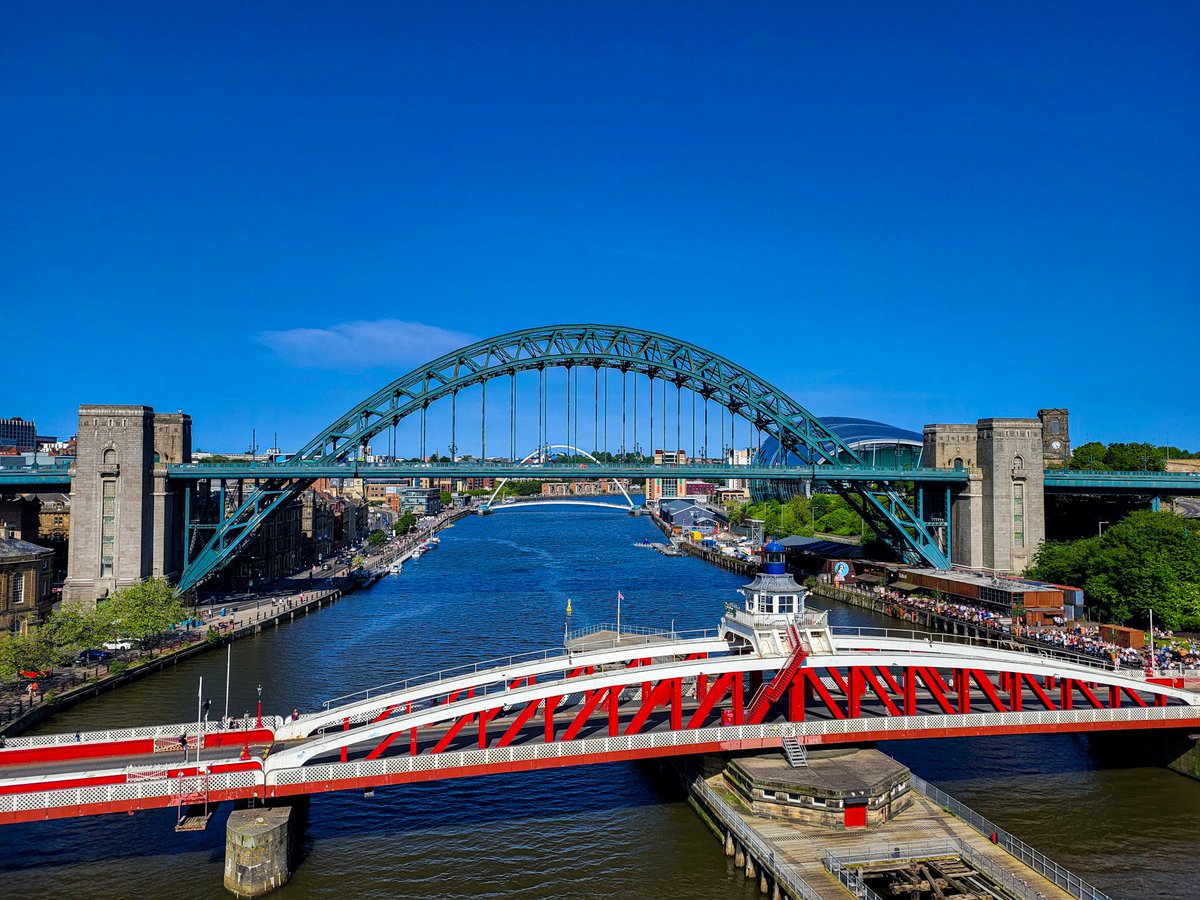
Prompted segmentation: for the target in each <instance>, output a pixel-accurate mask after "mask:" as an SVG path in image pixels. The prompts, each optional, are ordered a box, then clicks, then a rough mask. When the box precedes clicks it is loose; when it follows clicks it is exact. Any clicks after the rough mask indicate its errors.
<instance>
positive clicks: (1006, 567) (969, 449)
mask: <svg viewBox="0 0 1200 900" xmlns="http://www.w3.org/2000/svg"><path fill="white" fill-rule="evenodd" d="M1042 422H1043V419H1042V418H1027V419H1007V418H1006V419H999V418H994V419H980V420H978V421H977V422H976V423H975V424H974V425H957V424H954V425H944V424H937V425H926V426H925V446H924V450H923V451H922V456H921V464H922V465H925V466H934V467H938V468H949V469H954V468H958V469H963V470H965V471H966V473H967V484H966V486H965V487H964V488H962V489H961V490H960V491H959V493H958V494H957V496H955V498H954V500H953V504H952V509H951V517H950V518H951V561H952V562H953V563H954V564H956V565H963V566H968V567H972V568H988V569H994V570H996V571H997V572H1013V573H1021V572H1024V571H1025V569H1026V568H1028V566H1029V565H1030V564H1031V563H1032V562H1033V556H1034V554H1035V553H1036V552H1037V549H1038V547H1039V546H1040V545H1041V543H1042V541H1043V540H1044V539H1045V535H1046V517H1045V490H1044V482H1045V444H1044V440H1043V433H1042ZM1059 444H1060V445H1061V440H1060V441H1059Z"/></svg>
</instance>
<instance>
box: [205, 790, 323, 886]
mask: <svg viewBox="0 0 1200 900" xmlns="http://www.w3.org/2000/svg"><path fill="white" fill-rule="evenodd" d="M307 802H308V798H306V797H305V798H301V799H300V800H299V801H296V802H293V803H291V804H288V805H284V806H273V807H253V808H249V809H235V810H234V811H233V812H232V813H230V815H229V822H228V824H227V825H226V826H225V889H226V890H227V891H229V892H230V893H231V894H233V895H234V896H235V897H261V896H263V895H264V894H269V893H270V892H271V891H273V890H275V889H276V888H278V887H282V886H283V885H284V884H285V883H286V882H287V880H288V879H289V878H291V876H292V863H293V861H294V860H295V857H296V848H297V847H298V846H299V843H300V837H301V833H302V832H303V830H304V825H303V818H304V809H305V807H306V806H307Z"/></svg>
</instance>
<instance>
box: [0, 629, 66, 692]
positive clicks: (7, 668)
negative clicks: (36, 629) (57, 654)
mask: <svg viewBox="0 0 1200 900" xmlns="http://www.w3.org/2000/svg"><path fill="white" fill-rule="evenodd" d="M54 661H55V660H54V654H53V653H52V652H51V649H50V646H49V645H48V644H47V643H46V642H45V641H44V640H41V639H40V638H39V636H38V635H37V634H36V633H31V634H21V633H19V632H17V633H14V632H8V631H5V632H0V682H4V681H15V680H16V679H17V676H18V675H19V674H20V673H21V672H26V671H33V672H41V671H42V670H44V669H47V668H49V667H50V666H51V665H53V664H54Z"/></svg>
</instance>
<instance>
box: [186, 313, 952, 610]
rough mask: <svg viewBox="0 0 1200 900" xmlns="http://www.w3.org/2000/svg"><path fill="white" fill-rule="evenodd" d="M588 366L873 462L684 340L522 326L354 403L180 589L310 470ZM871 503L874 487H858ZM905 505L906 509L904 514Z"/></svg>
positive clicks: (916, 542)
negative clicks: (407, 422) (432, 417)
mask: <svg viewBox="0 0 1200 900" xmlns="http://www.w3.org/2000/svg"><path fill="white" fill-rule="evenodd" d="M576 366H585V367H589V368H595V369H601V368H605V369H616V370H618V371H621V372H635V373H638V374H642V375H647V376H649V377H652V378H659V379H663V380H666V381H669V382H670V383H672V384H675V385H677V386H678V387H681V388H686V389H687V390H690V391H693V392H695V393H697V394H700V395H701V396H702V397H704V398H705V399H706V400H714V401H716V402H717V403H719V404H720V405H722V406H724V407H725V408H726V409H728V410H729V411H730V413H731V414H733V415H737V416H740V417H742V418H744V419H746V420H748V421H750V422H752V423H753V424H754V426H755V428H757V429H759V430H760V431H764V432H766V433H767V434H769V435H771V436H773V437H775V438H776V440H777V441H778V442H779V446H780V448H781V449H782V450H785V451H792V450H796V449H798V448H800V447H803V448H805V449H806V450H807V451H808V454H809V458H810V459H812V460H813V461H817V460H819V461H821V463H822V464H823V465H825V466H829V467H831V468H843V469H864V468H867V465H866V463H865V462H864V461H863V459H862V458H861V457H860V456H859V455H858V453H856V452H855V451H854V450H852V449H851V448H850V447H849V446H848V445H847V444H846V443H845V442H844V441H842V440H841V438H839V437H838V436H837V435H836V434H834V433H833V432H832V431H830V430H829V429H828V428H826V427H825V426H824V425H822V424H821V422H820V420H818V419H817V418H816V416H814V415H813V414H812V413H810V412H809V411H808V410H807V409H805V408H804V407H803V406H801V405H800V404H799V403H796V402H795V401H794V400H792V399H791V397H789V396H788V395H787V394H785V393H784V392H783V391H781V390H779V389H778V388H776V387H774V386H773V385H771V384H769V383H768V382H766V381H764V380H763V379H761V378H759V377H758V376H757V375H755V374H753V373H752V372H750V371H748V370H747V369H744V368H742V367H741V366H738V365H736V364H735V363H733V362H731V361H730V360H727V359H725V358H724V357H722V356H718V355H717V354H715V353H711V352H710V351H708V350H705V349H704V348H702V347H699V346H697V345H695V344H691V343H688V342H686V341H681V340H679V339H677V338H672V337H668V336H667V335H663V334H658V333H655V332H651V331H643V330H641V329H636V328H622V327H619V326H612V325H554V326H549V327H544V328H532V329H525V330H522V331H514V332H510V333H508V334H504V335H500V336H498V337H494V338H489V339H488V340H485V341H479V342H478V343H475V344H472V345H471V346H469V347H464V348H462V349H460V350H456V351H454V352H453V353H448V354H446V355H445V356H442V357H440V358H439V359H436V360H434V361H433V362H431V363H428V364H426V365H424V366H421V367H419V368H417V369H414V370H413V371H411V372H409V373H408V374H407V375H404V376H403V377H401V378H398V379H396V380H395V381H393V382H392V383H391V384H389V385H387V386H386V387H384V388H383V389H382V390H379V391H377V392H376V393H375V394H373V395H371V396H370V397H368V398H367V399H366V400H364V401H363V402H362V403H360V404H358V405H357V406H356V407H354V408H353V409H351V410H350V411H349V412H347V413H346V414H345V415H343V416H339V417H338V418H337V419H336V420H334V422H333V423H332V424H331V425H329V427H327V428H325V429H324V430H323V431H321V433H320V434H318V435H317V436H316V437H314V438H313V439H312V440H311V441H309V442H308V443H307V444H305V445H304V447H302V448H301V449H300V451H299V452H298V453H296V454H295V456H293V457H292V458H291V459H290V460H289V461H288V462H289V464H290V465H294V466H295V467H296V468H297V473H296V477H295V478H288V479H284V478H273V479H270V480H268V481H266V482H264V483H263V484H262V485H261V488H260V490H261V491H262V492H263V494H264V497H263V498H261V499H260V498H257V497H256V496H254V495H252V496H251V497H250V498H248V499H247V500H246V501H245V502H244V503H243V504H242V506H241V507H239V508H238V509H237V510H236V511H235V512H234V514H233V515H232V516H231V517H230V518H229V519H228V520H227V521H226V522H225V523H222V524H221V525H220V526H219V527H218V529H217V532H216V533H215V534H214V535H213V537H212V538H211V539H210V540H209V542H208V543H207V544H206V545H205V547H204V548H203V549H202V550H201V551H200V553H198V554H197V556H196V558H195V559H193V560H190V561H188V562H187V564H186V565H185V567H184V571H183V574H182V576H181V577H180V581H179V589H180V590H181V591H184V590H187V589H189V588H191V587H194V586H195V585H197V584H198V583H199V582H200V581H201V580H203V579H204V578H205V577H207V576H208V575H209V574H211V573H212V572H214V571H216V570H217V569H219V568H220V567H221V566H223V565H225V563H226V562H228V561H229V560H230V559H232V558H233V556H234V555H236V553H237V552H238V550H239V549H240V548H241V546H242V544H244V543H245V541H246V540H247V538H248V537H249V536H250V534H251V533H252V532H253V531H254V529H255V528H256V527H257V526H258V525H259V524H261V523H262V522H263V521H265V520H266V519H268V518H269V517H270V516H271V515H273V514H274V513H275V511H276V510H278V509H279V508H281V507H282V506H283V505H284V504H285V503H287V502H288V501H289V500H291V499H292V498H294V497H295V496H297V495H298V494H299V493H300V492H301V491H303V490H304V489H305V488H307V487H308V486H309V485H310V484H312V481H313V479H312V477H306V476H305V475H304V474H303V470H302V468H301V467H302V466H303V465H305V464H306V463H307V464H311V463H314V462H322V461H334V460H342V459H345V458H347V457H348V456H350V455H352V454H354V453H355V452H357V451H358V450H359V448H361V447H365V446H366V444H367V442H368V441H369V440H370V439H371V438H372V437H374V436H375V435H377V434H379V433H380V432H382V431H383V430H384V429H386V428H389V427H391V426H393V425H395V424H397V423H399V422H400V421H401V420H402V419H404V418H407V417H408V416H410V415H412V414H414V413H417V412H419V411H420V410H422V409H424V408H426V407H427V406H429V404H430V403H433V402H435V401H437V400H440V399H442V398H444V397H450V396H453V395H454V394H456V393H457V392H458V391H460V390H462V389H463V388H466V387H470V386H473V385H476V384H482V383H484V382H486V381H488V380H490V379H492V378H498V377H502V376H509V375H512V374H514V373H516V372H520V371H529V370H537V369H545V368H566V369H568V370H569V369H571V368H574V367H576ZM846 490H848V491H850V492H856V493H859V494H860V495H862V496H863V497H864V504H866V502H867V500H866V498H867V497H868V491H869V489H868V488H867V487H865V486H861V485H857V484H856V485H854V486H852V487H849V488H847V489H846ZM871 490H874V491H875V492H877V493H881V494H882V495H883V496H884V497H885V498H886V499H887V501H888V502H887V503H880V502H879V501H871V502H872V505H873V506H875V507H876V508H877V510H878V512H879V513H880V514H881V515H882V517H883V520H886V522H887V525H888V527H887V528H886V529H884V531H885V532H890V533H891V534H892V535H893V536H894V538H895V539H896V541H897V544H898V545H900V546H903V547H905V548H906V549H907V550H908V551H910V552H911V554H912V555H914V556H916V557H920V558H923V559H925V560H926V561H928V562H929V563H930V564H932V565H934V566H936V567H938V568H948V566H949V562H948V561H947V560H946V559H945V556H944V555H943V554H942V553H941V551H940V550H938V548H937V544H936V542H935V541H934V539H933V537H932V536H931V535H930V534H929V532H928V531H927V530H926V528H925V526H924V523H922V522H921V521H920V520H919V519H918V518H917V517H916V516H913V515H912V514H911V511H908V512H907V514H906V513H905V512H904V511H905V510H907V506H906V505H905V504H904V501H903V499H902V498H900V496H899V494H897V493H896V491H895V490H894V489H893V488H892V487H891V486H890V485H888V484H886V483H882V484H880V485H877V486H875V487H874V488H872V489H871ZM897 510H899V512H896V511H897Z"/></svg>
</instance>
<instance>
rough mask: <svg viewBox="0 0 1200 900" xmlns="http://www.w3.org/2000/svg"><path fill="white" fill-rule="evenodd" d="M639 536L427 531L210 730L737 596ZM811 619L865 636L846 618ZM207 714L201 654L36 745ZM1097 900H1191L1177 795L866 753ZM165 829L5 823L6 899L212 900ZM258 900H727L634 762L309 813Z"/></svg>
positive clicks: (1195, 808) (169, 820)
mask: <svg viewBox="0 0 1200 900" xmlns="http://www.w3.org/2000/svg"><path fill="white" fill-rule="evenodd" d="M643 537H647V538H652V539H653V538H656V537H659V535H658V532H657V530H656V529H655V528H654V526H653V524H652V523H651V522H649V521H648V520H647V519H639V518H633V517H630V516H626V515H623V514H620V513H617V512H615V511H613V510H588V509H586V508H581V507H575V506H571V507H552V508H550V509H545V508H542V509H537V508H533V509H528V508H527V509H515V510H506V511H503V512H500V513H497V514H496V515H493V516H490V517H487V518H478V517H471V518H468V519H465V520H462V521H461V522H459V523H458V524H457V525H456V526H455V527H454V528H452V529H450V530H447V531H445V532H443V533H442V544H441V547H440V548H439V549H438V550H436V551H434V552H431V553H429V554H426V556H425V557H423V558H422V559H420V560H416V561H412V562H409V563H406V564H405V566H404V573H403V574H402V575H399V576H388V577H387V578H385V579H384V580H383V581H381V582H379V583H378V584H376V585H375V586H373V587H372V588H370V589H369V590H366V591H362V592H359V593H357V594H353V595H351V596H350V597H348V598H346V599H344V600H343V601H341V602H340V603H338V604H336V605H334V606H332V607H330V608H328V609H325V610H323V611H321V612H319V613H317V614H315V615H313V616H309V617H306V618H303V619H299V620H297V621H296V622H294V623H292V624H289V625H285V626H283V627H281V628H278V629H275V630H271V631H267V632H264V633H263V634H261V635H258V636H256V637H254V638H250V639H245V640H242V641H239V642H238V643H237V644H235V645H234V648H233V655H232V671H233V682H232V685H231V689H230V694H231V700H230V712H231V713H233V714H235V715H240V714H241V713H243V712H245V711H247V710H250V711H253V708H254V700H255V685H257V684H260V683H261V684H262V686H263V696H264V707H265V709H266V710H268V711H270V712H276V713H280V714H283V713H285V712H288V711H290V710H291V709H292V707H294V706H298V707H300V708H301V709H312V708H314V707H317V706H319V705H320V703H321V702H322V701H324V700H328V699H330V698H332V697H336V696H338V695H340V694H344V693H348V692H351V691H355V690H359V689H361V688H364V687H369V686H371V685H374V684H380V683H384V682H388V681H393V680H397V679H400V678H404V677H409V676H413V675H418V674H421V673H424V672H427V671H430V670H433V669H437V668H441V667H445V666H453V665H457V664H458V663H461V662H467V661H475V660H478V659H484V658H488V657H492V656H499V655H502V654H504V655H506V654H508V653H510V652H521V651H525V650H536V649H540V648H543V647H547V646H553V645H557V644H559V643H560V642H561V640H562V634H563V628H564V624H565V607H566V601H567V598H568V597H570V598H571V601H572V605H573V608H574V617H573V621H572V627H580V626H585V625H589V624H594V623H600V622H609V621H612V620H613V618H614V615H615V609H616V593H617V591H618V590H620V591H622V592H623V593H624V595H625V601H624V603H623V604H622V610H621V614H622V621H623V622H627V623H630V624H646V625H661V626H667V625H669V624H671V622H672V621H674V623H675V626H676V627H677V628H679V629H686V628H706V627H713V626H715V624H716V622H717V620H718V619H719V618H720V616H721V612H722V608H723V605H724V603H725V602H726V601H729V600H737V599H739V598H738V596H737V595H736V594H735V593H734V592H735V590H736V588H737V587H738V586H739V585H740V584H741V583H742V581H743V579H741V578H740V577H738V576H735V575H732V574H730V573H728V572H725V571H723V570H720V569H717V568H715V567H713V566H710V565H708V564H706V563H703V562H700V561H698V560H694V559H691V558H679V559H672V558H667V557H664V556H662V555H661V554H658V553H655V552H653V551H652V550H647V549H641V548H636V547H634V546H633V542H634V541H635V540H637V539H639V538H643ZM831 618H832V620H833V622H834V624H861V625H882V624H887V623H885V622H883V621H881V620H878V619H876V617H874V616H873V615H872V614H870V613H867V612H865V611H862V610H858V609H852V608H834V609H832V610H831ZM201 676H203V678H204V693H205V696H206V697H210V698H212V700H213V711H214V713H215V714H217V715H219V714H220V712H222V711H223V708H224V703H225V700H224V697H225V654H224V653H211V654H206V655H204V656H201V657H197V658H195V659H193V660H190V661H188V662H185V663H181V664H180V665H179V666H178V667H177V668H175V669H174V670H172V671H169V672H164V673H161V674H158V675H154V676H151V677H149V678H147V679H145V680H143V681H140V682H137V683H136V684H133V685H130V686H129V687H126V688H123V689H122V690H121V691H119V692H116V693H114V694H110V695H107V696H104V697H101V698H98V699H96V700H92V701H88V702H86V703H84V704H82V705H80V706H77V707H75V708H74V709H72V710H68V711H67V712H65V713H62V714H60V715H58V716H56V717H55V718H53V719H52V720H50V721H49V722H47V723H46V724H45V726H44V728H43V729H42V730H45V731H74V730H80V729H82V730H87V729H93V728H100V727H119V726H123V725H135V724H144V723H147V722H181V721H185V720H187V719H189V718H190V717H192V716H194V715H195V709H196V693H197V684H198V679H199V678H200V677H201ZM883 749H884V750H885V752H888V753H890V754H892V755H894V756H896V757H897V758H899V759H900V760H901V761H903V762H904V763H906V764H908V765H909V766H911V767H912V768H913V770H914V771H916V772H917V773H918V774H920V775H922V776H924V777H925V778H927V779H928V780H930V781H932V782H934V783H936V784H938V785H939V786H941V787H943V788H944V789H946V790H947V791H949V792H950V793H951V794H953V795H954V796H956V797H958V798H959V799H961V800H962V801H963V802H965V803H967V804H969V805H971V806H973V807H974V808H975V809H977V810H978V811H979V812H981V813H983V814H984V815H987V816H989V817H991V818H992V819H993V820H994V821H996V822H997V823H998V824H1000V825H1001V826H1003V827H1005V828H1007V829H1009V830H1010V831H1012V832H1013V833H1014V834H1016V835H1017V836H1018V837H1020V838H1022V839H1024V840H1026V841H1027V842H1029V843H1030V844H1032V845H1033V846H1034V847H1036V848H1038V849H1039V850H1041V851H1043V852H1044V853H1046V854H1047V855H1049V856H1050V857H1051V858H1053V859H1055V860H1057V861H1058V862H1059V863H1061V864H1064V865H1066V866H1068V867H1069V868H1071V869H1073V870H1074V871H1076V872H1077V873H1078V874H1080V875H1081V876H1083V877H1084V878H1085V879H1087V880H1089V881H1091V882H1092V883H1093V884H1095V885H1096V886H1097V887H1099V888H1100V889H1101V890H1104V891H1106V892H1108V893H1109V894H1111V895H1112V896H1113V897H1128V898H1182V897H1196V896H1200V888H1198V884H1200V882H1198V880H1197V879H1198V877H1200V875H1198V873H1197V869H1196V866H1195V851H1194V846H1195V835H1196V834H1197V833H1198V828H1200V782H1196V781H1192V780H1190V779H1187V778H1184V777H1183V776H1181V775H1176V774H1174V773H1172V772H1169V771H1167V770H1165V769H1159V768H1151V767H1138V766H1130V767H1113V766H1112V765H1111V764H1108V763H1102V762H1101V761H1100V758H1099V754H1098V753H1097V751H1096V750H1095V749H1094V748H1093V746H1092V743H1091V742H1090V740H1089V739H1088V738H1086V737H1082V736H1065V735H1064V736H1036V737H1026V738H1004V739H1001V738H988V739H959V740H943V741H920V742H907V743H904V742H896V743H892V744H887V745H884V746H883ZM226 815H227V810H222V811H221V812H219V813H218V814H217V815H216V816H214V818H213V820H212V821H211V822H210V824H209V826H208V829H207V830H206V831H204V832H202V833H198V834H175V832H174V830H173V826H174V817H175V814H174V812H173V811H170V810H162V811H153V812H142V813H138V814H137V815H136V816H106V817H99V818H94V819H81V820H66V821H60V822H48V823H38V824H27V825H18V826H6V827H5V828H4V829H3V832H2V833H0V835H2V837H3V839H4V840H3V842H2V843H0V877H2V878H3V881H2V882H0V883H2V884H3V885H4V890H3V895H4V896H8V897H38V898H41V897H71V898H74V900H86V898H90V897H154V898H171V897H212V898H217V897H222V896H226V895H225V893H224V891H223V888H222V887H221V879H222V866H223V857H224V834H225V828H224V824H225V816H226ZM276 896H279V897H281V898H288V897H294V898H302V897H303V898H307V897H337V898H341V900H346V898H350V897H405V898H419V897H420V898H424V897H463V898H466V897H523V898H543V897H544V898H557V897H564V898H585V897H598V896H604V897H607V898H643V897H667V896H669V897H705V898H710V897H711V898H749V897H756V896H758V894H757V891H756V890H755V889H754V888H753V887H751V886H749V885H746V884H744V883H743V881H742V878H741V876H740V875H737V874H736V873H733V872H732V871H731V869H730V867H728V866H727V865H726V861H725V857H724V856H723V854H722V853H721V849H720V846H719V844H718V843H717V841H716V840H715V839H714V838H713V837H712V836H711V835H710V834H709V833H708V832H707V831H706V830H705V828H704V827H703V825H702V824H701V823H700V821H699V819H698V818H697V817H696V816H695V815H694V814H693V813H692V812H691V810H690V809H689V808H688V807H687V805H686V803H685V802H684V801H683V798H682V796H681V795H680V793H679V792H678V791H677V790H675V789H673V788H671V787H670V786H669V785H667V784H666V783H665V781H664V780H663V779H661V778H660V777H658V776H657V775H656V774H655V772H654V769H653V767H652V766H650V765H639V764H632V763H614V764H610V765H602V766H585V767H581V768H575V769H561V770H549V771H544V772H535V773H521V774H513V775H504V776H493V777H490V778H484V779H469V780H459V781H449V782H445V783H441V784H437V783H433V784H424V785H416V786H401V787H393V788H383V789H379V790H377V791H376V793H375V797H374V798H372V799H365V798H364V797H363V796H362V795H361V794H356V793H349V792H346V793H339V794H326V795H317V796H315V797H314V798H313V801H312V804H311V807H310V812H309V819H308V824H307V828H306V837H305V842H304V858H303V860H302V862H301V864H300V865H299V867H298V869H297V870H296V873H295V875H294V876H293V878H292V880H291V881H290V882H289V884H288V885H287V886H286V887H285V888H283V889H282V890H281V891H280V892H279V893H278V894H277V895H276Z"/></svg>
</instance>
